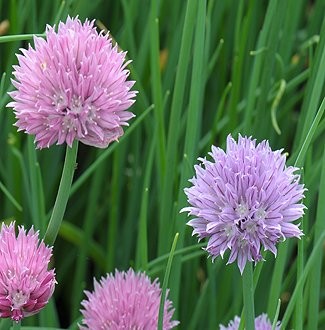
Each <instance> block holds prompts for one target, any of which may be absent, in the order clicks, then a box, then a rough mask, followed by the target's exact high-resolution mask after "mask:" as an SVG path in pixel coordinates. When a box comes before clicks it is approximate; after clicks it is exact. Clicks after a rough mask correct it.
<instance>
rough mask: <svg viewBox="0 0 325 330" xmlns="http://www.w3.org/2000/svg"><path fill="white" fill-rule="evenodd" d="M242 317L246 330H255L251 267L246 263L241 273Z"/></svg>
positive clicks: (250, 264) (249, 263)
mask: <svg viewBox="0 0 325 330" xmlns="http://www.w3.org/2000/svg"><path fill="white" fill-rule="evenodd" d="M242 278H243V295H244V315H245V322H246V327H245V329H246V330H254V329H255V326H254V324H255V312H254V284H253V267H252V263H251V262H247V263H246V266H245V269H244V273H243V277H242Z"/></svg>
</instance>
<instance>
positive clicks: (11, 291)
mask: <svg viewBox="0 0 325 330" xmlns="http://www.w3.org/2000/svg"><path fill="white" fill-rule="evenodd" d="M51 255H52V248H50V247H47V246H45V244H44V242H40V241H39V238H38V232H35V231H34V229H33V228H31V229H30V230H29V231H28V232H26V230H25V229H24V227H19V229H18V236H17V237H16V233H15V223H14V222H12V223H10V224H9V226H7V225H5V224H4V223H3V224H2V227H1V231H0V317H2V318H6V317H10V318H11V319H12V320H14V321H20V320H21V319H22V318H24V317H26V316H30V315H33V314H35V313H37V312H39V311H40V310H41V309H42V308H43V307H44V306H45V305H46V304H47V303H48V301H49V299H50V298H51V296H52V294H53V291H54V286H55V283H56V281H55V273H54V270H53V269H52V270H48V269H47V268H48V264H49V262H50V258H51Z"/></svg>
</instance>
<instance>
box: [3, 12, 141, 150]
mask: <svg viewBox="0 0 325 330" xmlns="http://www.w3.org/2000/svg"><path fill="white" fill-rule="evenodd" d="M45 34H46V39H43V38H40V37H36V36H35V37H34V45H35V49H33V48H32V47H31V46H29V48H28V50H26V49H21V52H22V55H21V54H20V55H17V57H18V63H19V64H18V65H15V66H14V70H15V71H14V72H13V75H14V76H15V78H16V80H12V83H13V85H14V87H16V89H17V90H15V91H13V92H11V93H9V94H10V96H11V97H12V98H13V101H12V102H10V103H9V104H8V105H7V106H8V107H12V108H14V112H15V115H16V118H17V122H16V124H15V125H16V126H17V127H18V129H19V131H21V130H23V131H25V132H26V133H28V134H32V135H35V142H36V144H37V147H38V148H44V147H49V146H51V145H52V144H54V143H56V144H63V143H67V144H68V145H69V146H71V145H72V142H73V141H74V140H79V141H81V142H83V143H85V144H87V145H91V146H95V147H99V148H105V147H107V146H108V144H109V143H110V142H112V141H114V140H117V139H118V138H119V137H120V136H121V135H122V134H123V129H122V127H121V126H123V125H127V121H128V120H129V119H130V118H132V117H133V116H134V115H133V114H132V113H131V112H128V111H126V110H127V109H128V108H129V107H130V106H131V105H132V104H133V103H134V99H133V98H134V97H135V95H136V92H135V91H130V89H131V87H132V86H133V85H134V81H127V78H128V76H129V71H128V70H127V69H126V68H125V67H126V66H127V64H128V63H129V62H126V63H124V60H125V55H126V53H125V52H120V51H119V50H118V47H117V45H115V46H113V44H112V39H111V38H110V37H109V36H108V35H107V34H106V35H104V34H103V33H100V34H98V33H97V31H96V28H95V27H94V21H91V22H90V21H88V20H86V21H85V22H84V23H83V24H82V23H81V21H80V20H79V19H78V18H70V17H68V19H67V21H66V23H62V22H61V23H60V24H59V26H58V31H57V32H56V31H55V30H54V28H53V27H51V26H47V27H46V33H45Z"/></svg>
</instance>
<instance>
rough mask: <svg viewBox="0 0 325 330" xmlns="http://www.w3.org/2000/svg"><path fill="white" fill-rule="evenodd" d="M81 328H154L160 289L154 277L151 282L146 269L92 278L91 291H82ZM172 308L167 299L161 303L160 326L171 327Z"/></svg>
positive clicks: (114, 329) (149, 329)
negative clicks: (163, 303) (92, 289)
mask: <svg viewBox="0 0 325 330" xmlns="http://www.w3.org/2000/svg"><path fill="white" fill-rule="evenodd" d="M85 294H86V296H87V299H85V300H83V301H82V303H81V304H82V306H83V309H82V310H81V312H82V314H83V321H82V325H80V326H79V327H80V329H82V330H86V329H92V330H100V329H112V330H118V329H146V330H156V329H157V327H158V314H159V305H160V297H161V289H160V286H159V283H158V280H157V279H156V280H155V281H154V282H151V281H150V279H149V277H148V276H147V275H146V274H145V273H141V272H139V273H135V272H134V271H133V270H132V269H129V270H128V271H127V272H119V271H117V270H116V271H115V274H114V275H113V274H107V277H102V278H101V280H100V282H97V281H96V280H94V291H93V292H89V291H85ZM173 313H174V309H173V308H172V302H171V301H170V300H168V299H167V297H166V300H165V305H164V317H163V329H164V330H169V329H172V328H174V327H175V326H176V325H177V324H178V323H179V322H178V321H172V316H173Z"/></svg>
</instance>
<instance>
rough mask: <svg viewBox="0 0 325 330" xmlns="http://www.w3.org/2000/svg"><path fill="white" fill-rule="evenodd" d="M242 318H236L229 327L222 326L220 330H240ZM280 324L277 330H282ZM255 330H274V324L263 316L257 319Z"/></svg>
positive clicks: (276, 327)
mask: <svg viewBox="0 0 325 330" xmlns="http://www.w3.org/2000/svg"><path fill="white" fill-rule="evenodd" d="M239 324H240V317H238V316H235V318H234V320H233V321H230V322H229V324H228V326H226V327H225V326H224V325H220V329H219V330H238V329H239ZM280 329H281V325H280V322H278V323H277V325H276V326H275V330H280ZM255 330H272V324H271V322H270V320H269V318H268V317H267V315H266V314H262V315H260V316H258V317H256V318H255Z"/></svg>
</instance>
